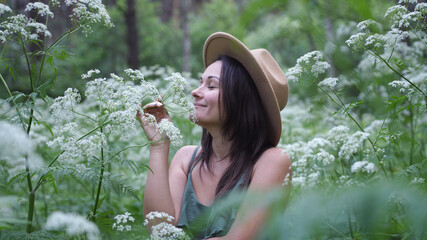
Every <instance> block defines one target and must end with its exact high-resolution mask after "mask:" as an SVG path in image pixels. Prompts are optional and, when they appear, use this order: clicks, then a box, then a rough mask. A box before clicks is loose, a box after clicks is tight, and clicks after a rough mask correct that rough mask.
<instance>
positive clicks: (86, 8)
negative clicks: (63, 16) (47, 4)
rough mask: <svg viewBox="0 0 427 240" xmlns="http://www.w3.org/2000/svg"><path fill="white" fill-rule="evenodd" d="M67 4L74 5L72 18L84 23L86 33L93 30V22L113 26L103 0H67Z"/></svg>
mask: <svg viewBox="0 0 427 240" xmlns="http://www.w3.org/2000/svg"><path fill="white" fill-rule="evenodd" d="M65 4H66V5H67V6H73V10H72V14H71V15H70V17H71V18H72V19H77V20H78V21H79V23H80V24H82V26H83V28H84V32H85V33H89V32H91V31H92V30H91V27H90V25H89V24H91V23H104V25H105V26H107V27H113V26H114V24H113V23H112V22H111V17H110V15H109V14H108V12H107V10H106V9H105V6H104V4H102V1H101V0H65Z"/></svg>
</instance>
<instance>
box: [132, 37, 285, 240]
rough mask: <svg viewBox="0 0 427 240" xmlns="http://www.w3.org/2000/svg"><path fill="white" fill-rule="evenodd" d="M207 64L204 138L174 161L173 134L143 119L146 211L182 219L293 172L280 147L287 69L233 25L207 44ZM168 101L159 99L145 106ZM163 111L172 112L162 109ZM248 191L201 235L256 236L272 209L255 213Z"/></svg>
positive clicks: (200, 117) (201, 111)
mask: <svg viewBox="0 0 427 240" xmlns="http://www.w3.org/2000/svg"><path fill="white" fill-rule="evenodd" d="M203 60H204V65H205V67H206V70H205V72H204V73H203V75H202V77H201V78H200V86H199V87H198V88H197V89H195V90H193V91H192V95H193V97H194V105H195V108H196V117H197V122H196V123H197V124H198V125H200V126H201V127H203V136H202V140H201V146H200V147H196V146H185V147H182V148H181V149H179V150H178V151H177V153H176V154H175V156H174V157H173V160H172V162H171V165H170V167H169V168H168V154H169V142H168V141H167V140H164V139H163V140H162V137H161V136H159V134H158V133H157V132H156V129H155V128H154V127H151V126H149V125H148V124H147V123H146V122H143V118H142V115H141V113H140V112H138V114H137V116H138V118H139V119H140V120H141V126H142V127H143V129H144V131H145V133H146V134H147V136H148V137H149V138H150V139H151V140H152V141H153V142H154V143H153V144H151V146H150V164H149V165H150V168H151V169H152V171H153V172H149V173H148V178H147V183H146V188H145V197H144V215H146V214H148V213H149V212H152V211H159V212H166V213H168V214H169V215H171V216H173V217H174V218H175V220H174V222H173V223H174V224H175V225H177V226H178V227H183V228H187V229H188V228H191V226H192V222H193V221H195V220H196V219H197V217H200V215H201V214H202V213H203V212H205V211H209V210H210V208H212V207H213V206H214V205H215V203H216V202H217V200H218V199H220V198H221V197H223V196H224V195H225V194H228V193H232V192H235V191H237V190H239V189H240V190H241V189H243V190H247V191H248V193H250V192H257V191H266V190H268V189H272V188H274V187H277V186H281V185H282V183H283V179H284V178H285V176H287V175H289V176H290V174H291V170H290V167H291V161H290V159H289V157H288V156H287V154H284V153H283V152H282V150H281V149H279V148H276V145H277V144H278V142H279V139H280V135H281V118H280V110H282V109H283V108H284V107H285V105H286V103H287V99H288V84H287V80H286V78H285V75H284V74H283V72H282V70H281V69H280V67H279V66H278V64H277V63H276V61H275V60H274V59H273V57H272V56H271V55H270V54H269V53H268V52H267V51H266V50H265V49H255V50H249V49H248V48H247V47H246V46H245V45H244V44H243V43H241V42H240V41H239V40H238V39H237V38H235V37H233V36H231V35H229V34H227V33H221V32H219V33H214V34H212V35H211V36H210V37H209V38H208V39H207V40H206V43H205V46H204V59H203ZM153 107H159V108H162V107H163V106H162V105H161V103H159V102H154V103H150V104H147V105H146V106H145V107H144V109H147V108H153ZM155 112H156V113H155V114H157V116H156V118H157V119H161V118H168V119H169V120H170V118H169V116H168V115H167V113H166V111H155ZM247 201H248V200H247V199H245V200H244V201H243V203H242V205H241V206H240V208H237V209H231V211H229V214H225V215H224V214H221V215H218V216H217V215H214V214H213V213H212V214H213V215H212V214H211V215H209V214H208V216H209V219H210V221H208V225H207V226H204V228H203V229H202V230H201V231H198V232H197V233H196V236H194V237H195V238H204V239H208V238H209V239H251V238H254V237H256V235H257V232H258V231H259V229H260V226H262V222H263V219H265V217H266V210H265V209H262V208H260V209H256V210H253V211H252V213H251V214H250V216H247V215H245V216H244V217H243V212H246V210H247V209H248V207H249V206H248V205H249V204H248V202H247Z"/></svg>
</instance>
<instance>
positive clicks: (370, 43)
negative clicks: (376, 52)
mask: <svg viewBox="0 0 427 240" xmlns="http://www.w3.org/2000/svg"><path fill="white" fill-rule="evenodd" d="M386 41H387V39H386V38H385V37H384V36H383V35H381V34H378V33H375V34H373V35H370V36H369V37H367V38H366V40H365V46H366V47H367V48H374V49H378V48H381V47H382V46H383V44H384V43H385V42H386Z"/></svg>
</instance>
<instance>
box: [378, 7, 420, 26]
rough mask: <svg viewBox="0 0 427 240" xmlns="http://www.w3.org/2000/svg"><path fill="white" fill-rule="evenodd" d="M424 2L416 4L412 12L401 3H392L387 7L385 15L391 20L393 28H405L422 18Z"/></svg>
mask: <svg viewBox="0 0 427 240" xmlns="http://www.w3.org/2000/svg"><path fill="white" fill-rule="evenodd" d="M424 4H425V3H424ZM424 4H422V3H421V5H420V7H418V4H417V6H416V7H415V9H414V11H413V12H409V11H408V9H407V8H406V7H404V6H402V5H394V6H392V7H390V8H389V9H387V11H386V13H385V17H386V18H388V19H390V20H391V22H392V24H393V25H392V27H393V28H403V27H405V28H407V27H409V26H410V25H411V24H412V23H415V22H417V21H422V20H423V15H425V5H424Z"/></svg>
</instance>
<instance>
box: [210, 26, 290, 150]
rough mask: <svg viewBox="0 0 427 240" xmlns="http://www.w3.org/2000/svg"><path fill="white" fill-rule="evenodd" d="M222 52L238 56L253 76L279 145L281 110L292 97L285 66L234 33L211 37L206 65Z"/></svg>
mask: <svg viewBox="0 0 427 240" xmlns="http://www.w3.org/2000/svg"><path fill="white" fill-rule="evenodd" d="M221 55H227V56H229V57H232V58H235V59H236V60H238V61H239V62H240V63H241V64H242V65H243V66H244V67H245V68H246V70H247V71H248V72H249V74H250V75H251V77H252V79H253V80H254V82H255V85H256V87H257V89H258V93H259V95H260V97H261V101H262V105H263V106H264V109H265V112H266V114H267V122H268V124H269V126H267V128H268V138H269V139H270V141H271V143H272V144H273V145H274V146H276V145H277V144H278V143H279V140H280V136H281V133H282V121H281V118H280V111H281V110H282V109H283V108H284V107H285V106H286V103H287V102H288V96H289V86H288V81H287V80H286V77H285V74H284V73H283V71H282V69H280V67H279V65H278V64H277V62H276V61H275V60H274V58H273V57H272V56H271V54H270V53H269V52H268V51H267V50H265V49H253V50H249V49H248V48H247V47H246V46H245V45H244V44H243V43H242V42H241V41H240V40H239V39H237V38H235V37H234V36H232V35H230V34H228V33H224V32H216V33H214V34H212V35H210V36H209V37H208V39H207V40H206V42H205V46H204V48H203V63H204V65H205V67H208V66H209V65H210V64H211V63H213V62H214V61H215V60H217V58H218V57H219V56H221Z"/></svg>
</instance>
